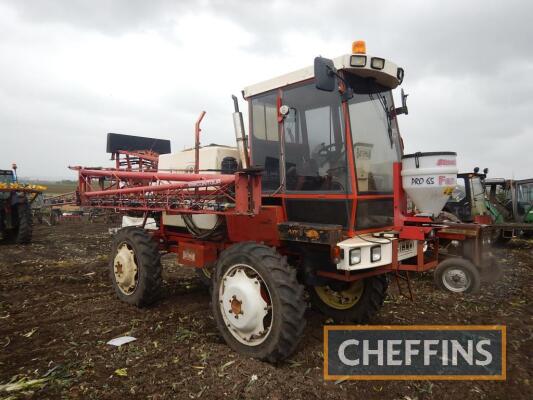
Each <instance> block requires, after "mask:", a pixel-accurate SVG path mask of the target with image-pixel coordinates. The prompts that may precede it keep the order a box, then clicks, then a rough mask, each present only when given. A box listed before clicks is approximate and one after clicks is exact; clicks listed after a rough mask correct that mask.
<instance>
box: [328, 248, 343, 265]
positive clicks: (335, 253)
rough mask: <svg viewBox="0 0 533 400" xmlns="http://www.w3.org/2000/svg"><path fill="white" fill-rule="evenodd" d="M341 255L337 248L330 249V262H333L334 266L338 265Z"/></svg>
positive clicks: (339, 249)
mask: <svg viewBox="0 0 533 400" xmlns="http://www.w3.org/2000/svg"><path fill="white" fill-rule="evenodd" d="M343 255H344V254H343V252H342V250H341V248H340V247H339V246H335V247H332V248H331V261H333V263H334V264H338V263H340V262H341V259H342V258H343V257H342V256H343Z"/></svg>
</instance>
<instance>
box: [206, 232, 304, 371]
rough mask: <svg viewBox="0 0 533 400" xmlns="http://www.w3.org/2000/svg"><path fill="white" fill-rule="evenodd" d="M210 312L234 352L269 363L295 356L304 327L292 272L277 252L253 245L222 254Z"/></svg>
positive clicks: (300, 298)
mask: <svg viewBox="0 0 533 400" xmlns="http://www.w3.org/2000/svg"><path fill="white" fill-rule="evenodd" d="M212 307H213V315H214V319H215V322H216V324H217V327H218V330H219V331H220V333H221V335H222V337H223V338H224V340H225V341H226V343H227V344H228V345H229V346H230V347H231V348H232V349H233V350H235V351H236V352H238V353H240V354H243V355H245V356H248V357H253V358H258V359H260V360H264V361H268V362H270V363H276V362H278V361H281V360H283V359H285V358H287V357H289V356H290V355H291V354H292V353H293V352H294V350H295V349H296V347H297V345H298V342H299V341H300V339H301V337H302V335H303V331H304V328H305V324H306V321H305V318H304V314H305V310H306V303H305V301H304V287H303V286H302V285H301V284H300V283H298V280H297V278H296V270H295V269H294V268H292V267H291V266H289V264H288V263H287V259H286V257H282V256H281V255H280V254H279V253H278V252H277V251H276V250H275V249H273V248H271V247H268V246H265V245H262V244H258V243H255V242H243V243H238V244H235V245H233V246H231V247H229V248H228V249H226V250H225V251H224V252H222V254H221V255H220V258H219V260H218V262H217V265H216V269H215V276H214V281H213V290H212Z"/></svg>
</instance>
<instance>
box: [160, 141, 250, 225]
mask: <svg viewBox="0 0 533 400" xmlns="http://www.w3.org/2000/svg"><path fill="white" fill-rule="evenodd" d="M229 159H233V160H235V162H236V163H238V162H239V152H238V151H237V148H236V147H230V146H222V145H216V144H211V145H209V146H203V147H200V165H199V169H200V173H201V174H220V173H221V170H222V169H223V162H224V160H229ZM157 169H158V171H160V172H175V173H179V174H183V173H193V172H194V149H187V150H183V151H180V152H178V153H173V154H161V155H160V156H159V162H158V167H157ZM191 218H192V220H193V222H194V224H195V225H196V226H197V227H198V228H200V229H206V230H207V229H212V228H213V227H214V226H215V224H216V222H217V220H218V217H217V216H216V215H214V214H194V215H192V217H191ZM163 225H170V226H179V227H184V226H185V223H184V222H183V219H182V218H181V216H179V215H168V214H167V213H163Z"/></svg>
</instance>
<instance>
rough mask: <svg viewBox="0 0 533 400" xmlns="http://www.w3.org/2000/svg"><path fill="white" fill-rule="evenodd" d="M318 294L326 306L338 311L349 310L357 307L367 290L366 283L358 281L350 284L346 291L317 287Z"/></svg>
mask: <svg viewBox="0 0 533 400" xmlns="http://www.w3.org/2000/svg"><path fill="white" fill-rule="evenodd" d="M314 289H315V292H316V294H317V295H318V297H319V298H320V300H322V301H323V302H324V303H325V304H326V305H328V306H329V307H331V308H335V309H337V310H347V309H348V308H351V307H353V306H354V305H356V304H357V303H358V302H359V300H360V299H361V296H362V295H363V290H364V289H365V284H364V281H363V280H362V279H361V280H358V281H355V282H352V283H350V285H349V286H348V288H346V289H344V290H339V291H337V290H333V289H331V288H330V287H329V286H328V285H326V286H315V287H314Z"/></svg>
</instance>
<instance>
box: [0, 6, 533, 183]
mask: <svg viewBox="0 0 533 400" xmlns="http://www.w3.org/2000/svg"><path fill="white" fill-rule="evenodd" d="M532 16H533V2H531V1H528V0H523V1H512V0H506V1H491V0H484V1H472V0H468V1H465V0H462V1H450V0H447V1H427V0H426V1H422V0H421V1H405V0H404V1H356V0H350V1H348V0H346V1H331V0H330V1H323V0H322V1H317V2H313V1H309V0H308V1H304V2H297V1H289V0H285V1H257V2H256V1H252V0H247V1H209V0H204V1H197V2H195V1H192V0H191V1H177V0H175V1H174V0H160V1H158V0H150V1H144V0H101V1H97V0H68V1H67V0H63V1H57V0H33V1H30V0H0V137H1V141H0V168H1V167H4V168H6V167H9V166H10V165H11V162H13V161H16V162H17V164H18V165H19V172H20V174H21V175H22V176H31V177H38V178H69V177H74V174H72V173H71V172H70V171H69V170H68V169H67V166H68V165H77V164H81V165H91V166H94V165H105V164H106V163H107V162H108V161H107V159H108V156H107V155H106V154H105V140H106V133H107V132H117V133H127V134H138V135H144V136H151V137H159V138H165V139H171V141H172V146H173V150H180V149H182V148H183V147H185V146H191V145H192V143H193V126H194V122H195V120H196V118H197V116H198V114H199V113H200V111H201V110H206V111H207V116H206V118H205V119H204V123H203V131H202V135H203V136H202V142H203V143H213V142H216V143H221V144H232V143H233V137H234V136H233V125H232V119H231V112H232V111H233V109H232V102H231V98H230V95H231V94H232V93H234V94H239V98H241V96H240V91H241V90H242V89H243V88H244V86H247V85H250V84H253V83H256V82H259V81H262V80H265V79H268V78H271V77H274V76H277V75H280V74H283V73H286V72H290V71H292V70H295V69H298V68H301V67H305V66H308V65H310V64H312V62H313V58H314V57H315V56H317V55H323V56H326V57H335V56H338V55H341V54H345V53H349V52H350V51H351V42H352V41H353V40H356V39H364V40H366V43H367V52H368V53H369V54H371V55H376V56H381V57H384V58H387V59H390V60H391V61H393V62H395V63H397V64H398V65H400V66H402V67H404V69H405V71H406V77H405V80H404V83H403V85H402V86H403V87H404V88H405V90H406V92H407V93H409V115H407V116H400V117H399V118H400V119H399V123H400V130H401V133H402V136H403V138H404V142H405V145H406V152H413V151H438V150H453V151H457V153H458V160H459V166H460V168H461V169H462V170H470V169H472V168H473V167H474V166H480V167H481V168H484V167H489V169H490V170H491V173H490V175H491V176H493V177H496V176H501V177H512V176H514V177H515V178H525V177H530V176H533V161H532V160H533V128H532V115H531V114H532V113H533V45H532V44H531V40H532V39H533V23H532V22H531V18H532ZM241 105H244V104H243V103H242V101H241Z"/></svg>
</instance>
